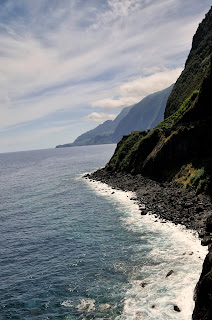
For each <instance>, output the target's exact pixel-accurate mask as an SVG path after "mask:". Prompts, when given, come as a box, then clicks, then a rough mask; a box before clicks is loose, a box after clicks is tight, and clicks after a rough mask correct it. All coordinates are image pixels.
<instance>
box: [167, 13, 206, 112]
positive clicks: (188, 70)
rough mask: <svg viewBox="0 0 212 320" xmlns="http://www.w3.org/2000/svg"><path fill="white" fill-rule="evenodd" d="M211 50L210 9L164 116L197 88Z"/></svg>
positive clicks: (196, 36)
mask: <svg viewBox="0 0 212 320" xmlns="http://www.w3.org/2000/svg"><path fill="white" fill-rule="evenodd" d="M211 52H212V9H210V11H209V12H208V13H207V14H206V17H205V19H204V20H203V21H202V23H200V25H199V27H198V29H197V32H196V34H195V35H194V37H193V43H192V49H191V51H190V54H189V56H188V59H187V61H186V64H185V69H184V71H183V72H182V74H181V76H180V77H179V79H178V80H177V82H176V84H175V86H174V88H173V90H172V92H171V94H170V96H169V99H168V102H167V106H166V110H165V118H167V117H169V116H170V115H171V114H173V113H174V112H175V111H176V110H177V109H178V108H179V107H180V106H181V105H182V103H183V101H184V100H185V99H186V98H188V97H189V96H190V95H191V94H192V92H193V91H194V90H199V89H200V87H201V85H202V82H203V79H204V78H205V75H206V73H207V72H208V65H209V61H210V56H211Z"/></svg>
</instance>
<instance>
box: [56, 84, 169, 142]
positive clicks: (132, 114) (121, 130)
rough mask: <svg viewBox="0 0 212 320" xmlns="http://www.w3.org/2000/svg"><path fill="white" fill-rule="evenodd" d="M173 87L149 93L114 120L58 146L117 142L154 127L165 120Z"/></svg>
mask: <svg viewBox="0 0 212 320" xmlns="http://www.w3.org/2000/svg"><path fill="white" fill-rule="evenodd" d="M172 88H173V85H171V86H170V87H169V88H166V89H164V90H161V91H158V92H155V93H153V94H150V95H148V96H147V97H145V98H144V99H142V100H141V101H140V102H138V103H136V104H135V105H133V106H130V107H126V108H124V109H123V110H122V111H121V112H120V114H119V115H118V116H117V117H116V118H115V119H114V120H113V121H112V120H107V121H105V122H104V123H103V124H100V125H99V126H97V127H96V128H94V129H93V130H90V131H87V132H85V133H83V134H82V135H80V136H79V137H78V138H77V139H76V140H75V141H74V142H73V143H67V144H64V145H59V146H57V147H56V148H63V147H74V146H84V145H92V144H105V143H117V142H118V141H120V139H121V138H122V137H123V135H126V134H129V133H130V132H131V131H137V130H146V129H152V128H154V126H156V125H157V124H158V123H159V122H160V121H161V120H163V116H164V111H165V107H166V103H167V99H168V96H169V94H170V92H171V90H172Z"/></svg>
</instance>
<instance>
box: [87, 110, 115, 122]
mask: <svg viewBox="0 0 212 320" xmlns="http://www.w3.org/2000/svg"><path fill="white" fill-rule="evenodd" d="M115 118H116V115H115V114H112V113H104V112H92V113H90V114H89V115H87V116H86V117H83V118H82V120H85V121H93V122H97V123H99V124H100V123H103V122H105V121H106V120H114V119H115Z"/></svg>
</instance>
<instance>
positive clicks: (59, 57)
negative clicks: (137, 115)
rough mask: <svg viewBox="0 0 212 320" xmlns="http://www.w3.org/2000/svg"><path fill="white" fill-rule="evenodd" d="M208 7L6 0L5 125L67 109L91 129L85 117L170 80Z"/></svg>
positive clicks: (0, 85)
mask: <svg viewBox="0 0 212 320" xmlns="http://www.w3.org/2000/svg"><path fill="white" fill-rule="evenodd" d="M16 6H19V13H20V12H21V8H23V14H22V16H21V13H20V17H18V16H17V15H15V14H14V11H13V10H14V8H15V7H16ZM206 7H207V9H208V8H209V7H210V1H209V0H205V4H204V5H203V4H202V2H193V0H187V2H186V4H185V3H184V2H182V1H181V0H161V1H157V2H156V1H152V0H125V1H122V0H109V1H105V2H100V1H98V0H88V1H75V0H72V1H69V0H61V1H48V0H45V1H41V0H38V1H28V0H20V1H18V2H17V1H15V0H7V1H6V2H5V5H3V4H2V6H1V11H0V48H1V49H0V111H1V117H0V130H3V129H5V128H9V127H12V126H14V125H18V124H19V125H20V124H21V123H24V122H28V121H32V120H36V119H40V118H42V117H46V118H47V117H48V115H52V114H54V113H56V112H60V111H61V110H65V109H68V110H70V113H71V111H73V117H74V118H77V113H78V114H79V115H78V121H79V123H80V125H79V126H81V127H82V130H84V131H86V127H85V126H84V124H85V122H83V121H82V120H81V119H82V118H83V115H84V116H85V115H86V114H88V113H89V112H93V111H95V112H99V108H102V109H104V110H105V111H107V110H113V109H118V108H122V107H124V106H126V105H131V104H134V103H135V102H137V101H139V100H140V99H141V98H142V97H143V96H144V95H146V94H149V93H151V92H153V90H160V89H162V85H163V86H165V85H166V84H167V85H166V86H168V85H169V84H171V83H169V79H172V78H173V79H174V74H177V70H178V69H179V68H182V67H183V64H184V62H185V58H186V55H187V53H188V51H189V49H190V45H191V38H192V35H193V34H194V32H195V30H196V27H197V26H198V23H199V22H200V21H201V19H202V18H203V16H204V14H205V12H206V11H207V10H206ZM186 10H187V11H186ZM189 10H190V11H189ZM182 12H183V14H182ZM158 13H160V14H158ZM7 14H8V19H7V23H5V22H4V21H5V20H6V19H5V17H6V15H7ZM159 76H160V80H159ZM161 77H162V78H161ZM166 77H167V78H166ZM168 78H169V79H168ZM161 79H162V80H161ZM175 80H176V79H175ZM175 80H173V81H175ZM158 81H159V82H158ZM173 81H172V82H173ZM90 101H93V103H92V108H94V107H95V108H96V110H94V109H92V108H91V106H90V105H89V102H90ZM105 111H104V112H105ZM80 121H82V122H80ZM92 121H93V120H92ZM87 124H88V122H87ZM74 138H75V137H74ZM61 143H62V141H61Z"/></svg>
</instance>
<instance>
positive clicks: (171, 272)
mask: <svg viewBox="0 0 212 320" xmlns="http://www.w3.org/2000/svg"><path fill="white" fill-rule="evenodd" d="M173 273H174V271H173V270H170V271H169V272H168V273H167V275H166V278H168V277H170V276H171V275H172V274H173Z"/></svg>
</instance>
